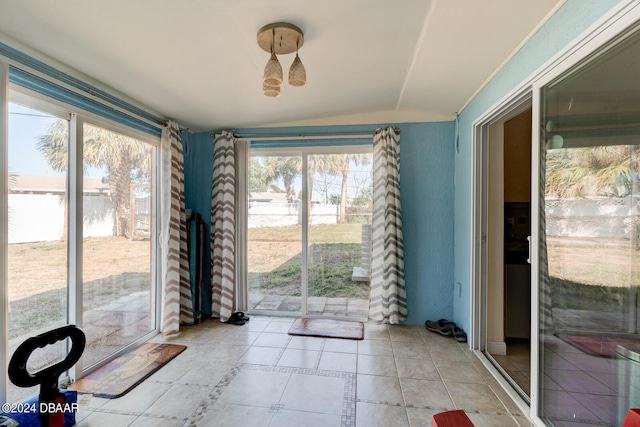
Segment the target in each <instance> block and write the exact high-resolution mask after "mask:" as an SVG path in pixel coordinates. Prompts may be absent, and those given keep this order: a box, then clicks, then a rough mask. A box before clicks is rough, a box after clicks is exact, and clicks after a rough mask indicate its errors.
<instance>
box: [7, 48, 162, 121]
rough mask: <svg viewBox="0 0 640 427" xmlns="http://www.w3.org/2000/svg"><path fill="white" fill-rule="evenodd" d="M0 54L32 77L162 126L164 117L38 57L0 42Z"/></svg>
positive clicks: (13, 65)
mask: <svg viewBox="0 0 640 427" xmlns="http://www.w3.org/2000/svg"><path fill="white" fill-rule="evenodd" d="M0 56H3V57H4V58H5V59H6V62H7V63H8V64H9V66H11V67H14V68H16V69H19V70H21V71H22V72H25V73H27V74H30V75H31V76H33V77H34V78H37V79H41V80H43V81H46V82H48V83H50V84H52V85H55V86H58V87H60V88H62V89H64V90H68V91H71V92H73V93H75V94H76V95H80V96H84V97H85V98H88V99H91V100H93V101H95V102H98V103H101V104H102V105H104V106H105V107H109V108H111V109H113V110H115V111H118V112H120V113H122V114H125V115H128V116H129V117H131V118H134V119H136V120H140V121H143V122H145V123H147V124H150V125H153V126H156V127H158V128H161V127H162V126H163V121H165V120H164V119H161V118H159V117H157V116H155V115H153V114H150V113H148V112H146V111H144V110H143V109H142V108H139V107H137V106H135V105H132V104H130V103H128V102H126V101H123V100H121V99H120V98H117V97H115V96H113V95H111V94H109V93H108V92H106V91H104V90H102V89H99V88H96V87H94V86H92V85H91V84H89V83H86V82H83V81H81V80H80V79H78V78H76V77H74V76H72V75H70V74H67V73H64V72H61V71H59V70H58V69H56V68H54V67H52V66H50V65H48V64H45V63H41V62H40V61H39V60H38V59H34V58H32V57H30V56H28V55H27V54H24V53H22V52H19V51H17V50H15V51H14V49H13V48H11V47H10V46H7V45H4V44H3V43H0ZM52 79H55V80H56V81H53V80H52Z"/></svg>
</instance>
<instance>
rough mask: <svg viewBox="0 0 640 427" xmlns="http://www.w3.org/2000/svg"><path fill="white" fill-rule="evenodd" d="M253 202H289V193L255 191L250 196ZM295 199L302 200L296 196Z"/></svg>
mask: <svg viewBox="0 0 640 427" xmlns="http://www.w3.org/2000/svg"><path fill="white" fill-rule="evenodd" d="M249 200H251V201H252V202H287V193H269V192H258V191H253V192H251V194H250V196H249ZM293 200H300V199H299V198H297V197H294V198H293Z"/></svg>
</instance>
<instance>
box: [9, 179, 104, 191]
mask: <svg viewBox="0 0 640 427" xmlns="http://www.w3.org/2000/svg"><path fill="white" fill-rule="evenodd" d="M66 181H67V179H66V177H65V176H64V175H12V176H10V178H9V188H10V190H11V192H12V193H63V192H64V191H65V188H66ZM82 186H83V187H82V188H83V191H84V192H91V193H107V192H108V191H109V184H106V183H103V182H102V178H91V177H84V178H83V179H82Z"/></svg>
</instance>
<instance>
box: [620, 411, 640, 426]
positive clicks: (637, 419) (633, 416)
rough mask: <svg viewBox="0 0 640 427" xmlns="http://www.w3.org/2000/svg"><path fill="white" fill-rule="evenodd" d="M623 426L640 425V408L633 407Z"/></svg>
mask: <svg viewBox="0 0 640 427" xmlns="http://www.w3.org/2000/svg"><path fill="white" fill-rule="evenodd" d="M622 427H640V409H637V408H631V409H629V412H627V416H626V417H625V418H624V421H623V422H622Z"/></svg>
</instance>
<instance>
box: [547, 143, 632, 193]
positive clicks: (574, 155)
mask: <svg viewBox="0 0 640 427" xmlns="http://www.w3.org/2000/svg"><path fill="white" fill-rule="evenodd" d="M630 150H631V149H630V146H598V147H581V148H576V149H573V150H557V151H556V150H554V151H551V152H549V153H548V154H547V163H546V183H545V193H546V194H555V195H557V196H558V197H563V198H566V197H585V196H609V197H626V196H629V195H630V194H631V193H632V191H633V185H634V182H635V181H636V180H637V174H638V171H637V170H634V168H632V167H631V166H632V165H631V154H632V153H631V151H630Z"/></svg>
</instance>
